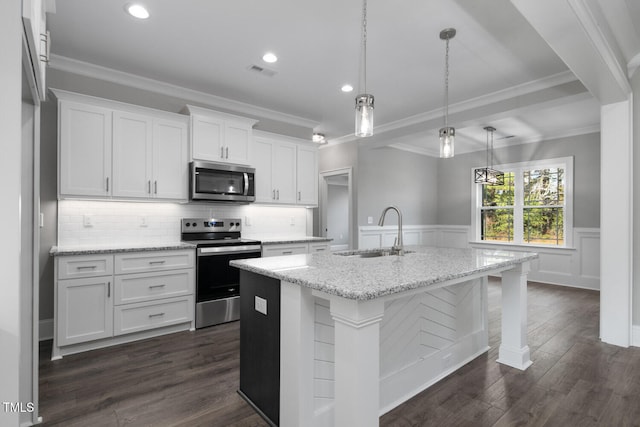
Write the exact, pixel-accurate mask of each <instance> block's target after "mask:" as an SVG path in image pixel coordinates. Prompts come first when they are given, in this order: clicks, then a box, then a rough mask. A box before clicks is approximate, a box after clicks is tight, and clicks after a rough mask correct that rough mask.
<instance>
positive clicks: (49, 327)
mask: <svg viewBox="0 0 640 427" xmlns="http://www.w3.org/2000/svg"><path fill="white" fill-rule="evenodd" d="M39 327H40V331H39V332H40V333H39V337H38V340H39V341H46V340H52V339H53V319H42V320H40V324H39Z"/></svg>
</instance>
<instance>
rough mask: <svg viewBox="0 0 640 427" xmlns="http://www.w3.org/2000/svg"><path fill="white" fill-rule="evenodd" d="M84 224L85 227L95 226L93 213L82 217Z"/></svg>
mask: <svg viewBox="0 0 640 427" xmlns="http://www.w3.org/2000/svg"><path fill="white" fill-rule="evenodd" d="M82 225H84V226H85V227H93V217H92V216H91V215H84V216H83V217H82Z"/></svg>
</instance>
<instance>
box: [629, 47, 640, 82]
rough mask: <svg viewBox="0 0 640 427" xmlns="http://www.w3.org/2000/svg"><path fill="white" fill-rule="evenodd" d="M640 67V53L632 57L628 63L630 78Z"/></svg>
mask: <svg viewBox="0 0 640 427" xmlns="http://www.w3.org/2000/svg"><path fill="white" fill-rule="evenodd" d="M638 67H640V53H638V54H637V55H636V56H634V57H633V58H631V61H629V63H628V64H627V74H628V76H629V79H631V78H632V77H633V75H634V74H635V72H636V70H637V69H638Z"/></svg>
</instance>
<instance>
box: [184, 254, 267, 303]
mask: <svg viewBox="0 0 640 427" xmlns="http://www.w3.org/2000/svg"><path fill="white" fill-rule="evenodd" d="M260 256H261V248H260V245H241V246H231V247H229V246H225V247H204V248H198V257H197V260H196V270H197V272H196V302H205V301H212V300H216V299H222V298H228V297H233V296H237V295H240V284H239V282H240V270H238V269H237V268H235V267H231V266H230V265H229V261H231V260H235V259H246V258H260Z"/></svg>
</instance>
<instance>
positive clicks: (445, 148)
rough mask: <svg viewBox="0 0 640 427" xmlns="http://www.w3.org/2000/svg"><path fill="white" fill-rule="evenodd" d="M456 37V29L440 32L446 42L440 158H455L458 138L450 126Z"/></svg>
mask: <svg viewBox="0 0 640 427" xmlns="http://www.w3.org/2000/svg"><path fill="white" fill-rule="evenodd" d="M455 35H456V29H455V28H445V29H444V30H442V31H440V39H441V40H444V41H445V42H446V48H445V56H444V61H445V67H444V127H443V128H440V132H439V133H440V157H442V158H448V157H453V143H454V140H455V138H456V130H455V128H453V127H451V126H449V40H451V39H452V38H454V37H455Z"/></svg>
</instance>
